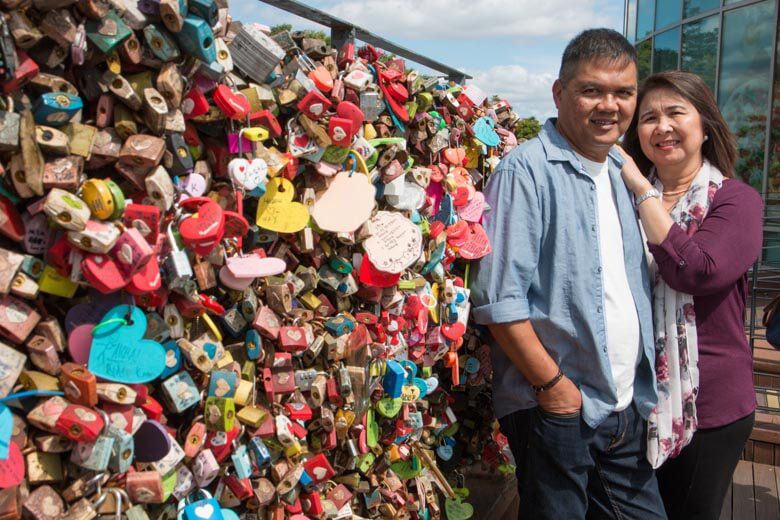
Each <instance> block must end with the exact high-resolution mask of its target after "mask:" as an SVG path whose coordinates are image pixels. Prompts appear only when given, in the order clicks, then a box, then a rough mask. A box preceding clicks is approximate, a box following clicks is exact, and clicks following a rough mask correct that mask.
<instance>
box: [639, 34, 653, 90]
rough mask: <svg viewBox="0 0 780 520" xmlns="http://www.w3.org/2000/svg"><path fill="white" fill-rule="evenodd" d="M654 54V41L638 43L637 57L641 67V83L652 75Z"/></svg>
mask: <svg viewBox="0 0 780 520" xmlns="http://www.w3.org/2000/svg"><path fill="white" fill-rule="evenodd" d="M651 54H652V39H650V40H645V41H643V42H642V43H638V44H637V46H636V57H637V63H638V65H639V81H642V80H643V79H645V78H646V77H647V76H649V75H650V55H651Z"/></svg>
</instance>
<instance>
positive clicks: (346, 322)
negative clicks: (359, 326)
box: [325, 314, 355, 337]
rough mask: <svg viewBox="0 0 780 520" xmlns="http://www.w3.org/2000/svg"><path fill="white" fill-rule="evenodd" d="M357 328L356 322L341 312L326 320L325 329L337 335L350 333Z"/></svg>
mask: <svg viewBox="0 0 780 520" xmlns="http://www.w3.org/2000/svg"><path fill="white" fill-rule="evenodd" d="M354 328H355V322H354V321H352V320H350V319H348V318H346V317H345V316H344V315H342V314H339V315H338V316H334V317H333V318H331V319H329V320H328V321H326V322H325V329H326V330H327V331H328V332H330V333H331V334H333V335H334V336H336V337H339V336H343V335H344V334H349V333H350V332H352V330H353V329H354Z"/></svg>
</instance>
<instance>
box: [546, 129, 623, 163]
mask: <svg viewBox="0 0 780 520" xmlns="http://www.w3.org/2000/svg"><path fill="white" fill-rule="evenodd" d="M557 120H558V118H556V117H551V118H550V119H548V120H547V121H546V122H545V123H544V126H543V127H542V131H541V132H539V139H540V140H541V141H542V146H543V147H544V152H545V154H546V155H547V160H548V161H567V162H569V163H570V164H571V165H572V166H573V167H574V169H575V170H577V171H579V170H580V167H581V166H582V163H581V162H580V160H579V158H577V156H576V154H575V153H574V149H573V148H572V147H571V145H570V144H569V141H567V140H566V138H565V137H563V136H562V135H561V134H560V133H559V132H558V129H557V128H556V127H555V122H556V121H557ZM607 157H609V158H610V159H612V161H613V163H615V164H616V166H617V167H618V168H622V167H623V163H624V162H625V161H624V160H623V156H621V155H620V152H618V151H617V148H615V147H614V146H613V147H612V148H611V149H610V150H609V154H607Z"/></svg>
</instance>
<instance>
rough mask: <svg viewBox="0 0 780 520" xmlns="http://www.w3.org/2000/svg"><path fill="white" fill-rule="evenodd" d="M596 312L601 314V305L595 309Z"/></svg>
mask: <svg viewBox="0 0 780 520" xmlns="http://www.w3.org/2000/svg"><path fill="white" fill-rule="evenodd" d="M596 312H598V313H599V314H601V305H599V306H598V307H596Z"/></svg>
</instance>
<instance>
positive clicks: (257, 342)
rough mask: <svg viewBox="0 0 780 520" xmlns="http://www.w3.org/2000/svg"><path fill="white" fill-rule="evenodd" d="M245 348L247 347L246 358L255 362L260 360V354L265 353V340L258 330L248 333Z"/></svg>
mask: <svg viewBox="0 0 780 520" xmlns="http://www.w3.org/2000/svg"><path fill="white" fill-rule="evenodd" d="M244 346H245V347H246V356H247V357H248V358H249V359H251V360H253V361H254V360H257V359H260V353H261V352H262V351H263V340H262V338H261V337H260V334H259V333H258V332H257V331H256V330H254V329H250V330H249V332H247V333H246V338H245V339H244Z"/></svg>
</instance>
